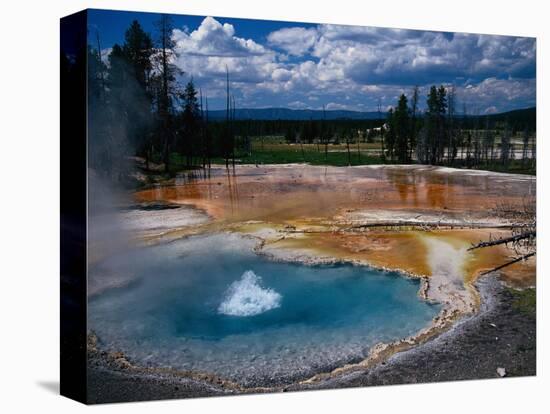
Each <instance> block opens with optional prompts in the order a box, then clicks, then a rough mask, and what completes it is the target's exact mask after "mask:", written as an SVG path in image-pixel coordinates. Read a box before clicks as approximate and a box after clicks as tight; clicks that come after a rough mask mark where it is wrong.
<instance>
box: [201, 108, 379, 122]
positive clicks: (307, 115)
mask: <svg viewBox="0 0 550 414" xmlns="http://www.w3.org/2000/svg"><path fill="white" fill-rule="evenodd" d="M225 116H226V115H225V110H216V111H208V117H209V119H212V120H222V119H225ZM381 116H382V117H385V116H386V114H384V113H382V114H381ZM378 117H379V115H378V112H359V111H344V110H333V111H328V110H327V111H325V119H327V120H334V119H378ZM235 119H257V120H263V121H276V120H290V121H299V120H309V119H312V120H320V119H323V111H322V110H315V109H289V108H260V109H255V108H240V109H235Z"/></svg>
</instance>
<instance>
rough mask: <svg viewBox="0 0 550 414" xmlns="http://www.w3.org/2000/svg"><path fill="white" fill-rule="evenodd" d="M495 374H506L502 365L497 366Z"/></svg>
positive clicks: (500, 375)
mask: <svg viewBox="0 0 550 414" xmlns="http://www.w3.org/2000/svg"><path fill="white" fill-rule="evenodd" d="M497 374H498V376H499V377H501V378H502V377H505V376H506V370H505V369H504V368H502V367H498V368H497Z"/></svg>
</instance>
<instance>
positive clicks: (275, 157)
mask: <svg viewBox="0 0 550 414" xmlns="http://www.w3.org/2000/svg"><path fill="white" fill-rule="evenodd" d="M250 149H251V150H250V153H247V152H244V151H242V150H238V151H237V152H236V153H235V163H236V164H259V165H261V164H291V163H308V164H311V165H332V166H338V167H345V166H348V165H352V166H354V165H372V164H384V163H385V164H391V162H389V161H388V160H386V162H384V161H383V159H382V157H381V145H380V143H379V142H376V143H361V144H359V147H358V146H357V144H350V156H349V158H348V152H347V146H346V144H345V143H339V144H329V145H328V146H327V154H326V156H325V147H324V145H317V144H303V145H300V144H289V143H287V142H285V140H284V138H283V137H263V138H260V137H256V138H253V139H252V142H251V148H250ZM172 163H173V164H172V165H173V167H175V169H183V168H184V167H185V166H184V160H183V159H182V158H181V157H180V156H179V155H177V154H173V157H172ZM212 163H213V164H224V163H225V159H224V158H221V157H216V158H213V159H212ZM453 166H455V167H457V168H460V160H456V162H455V165H453ZM479 169H482V170H488V171H497V172H510V173H517V174H530V175H535V173H536V170H535V168H534V167H533V166H532V165H531V163H522V162H521V161H520V160H511V161H510V163H509V166H508V168H505V167H504V166H503V165H502V164H501V163H500V162H494V163H491V164H488V165H482V166H480V167H479Z"/></svg>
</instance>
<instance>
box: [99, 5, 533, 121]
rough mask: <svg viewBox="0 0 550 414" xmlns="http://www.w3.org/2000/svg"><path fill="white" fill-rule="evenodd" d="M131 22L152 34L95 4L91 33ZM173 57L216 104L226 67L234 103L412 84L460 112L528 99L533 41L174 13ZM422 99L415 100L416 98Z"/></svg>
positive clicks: (352, 94) (503, 107) (338, 105)
mask: <svg viewBox="0 0 550 414" xmlns="http://www.w3.org/2000/svg"><path fill="white" fill-rule="evenodd" d="M134 19H136V20H138V21H139V22H140V23H141V24H142V26H143V27H144V29H145V30H146V31H148V32H150V33H151V34H152V36H153V37H155V27H154V21H155V20H156V19H158V15H155V14H150V13H133V12H116V11H99V10H95V11H92V12H90V14H89V31H90V33H91V36H90V38H91V39H95V32H96V31H99V34H100V39H101V42H102V44H101V47H102V49H104V50H109V49H110V48H111V47H112V45H113V44H114V43H122V42H123V41H124V31H125V30H126V28H127V27H128V26H129V24H130V23H131V21H132V20H134ZM173 23H174V31H173V33H172V38H173V40H174V41H175V43H176V51H177V53H178V57H177V58H176V60H175V63H176V64H177V65H178V66H179V68H180V69H181V70H183V71H184V72H185V73H184V75H183V78H182V79H181V80H182V81H183V82H185V81H187V80H188V79H189V78H190V77H193V79H194V81H195V84H196V85H197V86H200V87H201V88H202V90H203V93H206V94H207V95H208V99H209V104H210V108H211V109H222V108H224V105H225V101H224V96H225V95H224V94H225V90H224V86H225V84H224V82H225V67H226V66H227V67H228V68H229V71H230V79H231V86H232V92H233V93H234V95H235V99H236V105H237V107H247V108H263V107H287V108H311V109H320V108H322V106H323V105H325V106H326V108H327V109H350V110H357V111H376V109H377V103H378V100H380V101H381V102H382V106H383V108H384V109H386V108H387V107H388V106H389V105H395V104H396V101H397V97H398V96H399V95H400V94H401V93H406V94H410V92H411V89H412V88H413V86H414V85H418V86H420V88H421V93H422V95H423V96H425V95H426V93H427V89H428V88H429V86H430V85H432V84H438V85H439V84H445V85H451V84H452V85H454V86H455V88H456V91H457V99H458V105H459V108H458V109H459V111H461V110H462V106H463V104H465V105H466V107H467V108H468V111H469V112H479V113H493V112H503V111H507V110H512V109H519V108H526V107H530V106H534V105H535V104H536V81H535V75H536V73H535V71H536V69H535V68H536V50H535V48H536V44H535V39H533V38H525V37H513V36H494V35H479V34H466V33H448V32H429V31H418V30H401V29H384V28H376V27H359V26H341V25H326V24H319V25H317V24H306V23H295V22H274V21H264V20H246V19H228V18H218V17H201V16H176V15H174V16H173ZM424 102H425V99H422V103H424Z"/></svg>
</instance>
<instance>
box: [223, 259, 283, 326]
mask: <svg viewBox="0 0 550 414" xmlns="http://www.w3.org/2000/svg"><path fill="white" fill-rule="evenodd" d="M281 298H282V297H281V295H280V294H279V293H277V292H275V291H274V290H273V289H269V288H262V286H261V277H259V276H257V275H256V274H255V273H254V272H253V271H252V270H247V271H246V272H244V273H243V275H242V277H241V279H240V280H237V281H235V282H233V283H232V284H231V285H230V286H229V288H228V289H227V291H226V293H225V299H224V301H223V302H222V303H221V304H220V306H219V307H218V313H221V314H223V315H230V316H254V315H259V314H261V313H264V312H267V311H269V310H271V309H276V308H278V307H279V306H281Z"/></svg>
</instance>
